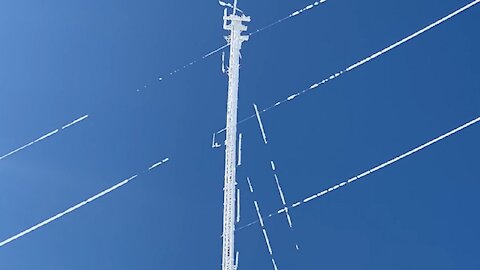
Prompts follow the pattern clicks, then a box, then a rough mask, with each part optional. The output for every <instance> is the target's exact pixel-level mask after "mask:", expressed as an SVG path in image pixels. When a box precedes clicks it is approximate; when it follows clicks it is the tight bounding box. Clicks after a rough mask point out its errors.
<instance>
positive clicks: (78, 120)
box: [0, 115, 88, 160]
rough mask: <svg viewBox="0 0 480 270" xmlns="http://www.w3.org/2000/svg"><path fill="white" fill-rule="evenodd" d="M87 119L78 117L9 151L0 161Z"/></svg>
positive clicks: (85, 116) (86, 116)
mask: <svg viewBox="0 0 480 270" xmlns="http://www.w3.org/2000/svg"><path fill="white" fill-rule="evenodd" d="M87 118H88V115H84V116H82V117H80V118H78V119H76V120H74V121H72V122H70V123H68V124H66V125H64V126H62V127H61V128H58V129H55V130H53V131H51V132H49V133H47V134H45V135H43V136H41V137H39V138H37V139H35V140H33V141H31V142H29V143H27V144H25V145H23V146H21V147H19V148H17V149H15V150H12V151H10V152H9V153H7V154H5V155H3V156H1V157H0V160H2V159H5V158H7V157H9V156H11V155H14V154H16V153H18V152H20V151H22V150H23V149H25V148H28V147H30V146H32V145H34V144H36V143H38V142H41V141H43V140H45V139H47V138H49V137H51V136H53V135H55V134H57V133H59V132H60V131H63V130H65V129H67V128H69V127H72V126H74V125H76V124H78V123H80V122H81V121H83V120H85V119H87Z"/></svg>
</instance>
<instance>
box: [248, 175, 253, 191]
mask: <svg viewBox="0 0 480 270" xmlns="http://www.w3.org/2000/svg"><path fill="white" fill-rule="evenodd" d="M247 182H248V188H249V189H250V192H251V193H253V186H252V182H250V178H249V177H247Z"/></svg>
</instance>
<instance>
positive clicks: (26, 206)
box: [0, 0, 480, 270]
mask: <svg viewBox="0 0 480 270" xmlns="http://www.w3.org/2000/svg"><path fill="white" fill-rule="evenodd" d="M311 2H313V0H311V1H307V0H302V1H240V3H239V4H240V7H241V8H242V9H243V10H245V11H247V13H248V15H250V16H252V22H251V23H250V24H249V28H250V30H255V29H257V28H259V27H262V26H264V25H266V24H268V23H270V22H273V21H274V20H276V19H279V18H281V17H284V16H286V15H288V14H290V13H291V12H293V11H294V10H297V9H299V8H302V7H304V6H306V5H308V4H310V3H311ZM468 2H469V1H465V0H461V1H453V0H450V1H433V0H426V1H414V0H406V1H373V0H366V1H351V0H350V1H345V0H329V1H327V3H326V4H324V5H323V6H321V7H319V8H316V9H314V10H312V11H311V12H308V13H305V14H304V15H302V16H298V17H296V18H294V19H292V20H288V21H286V22H284V23H282V24H280V25H278V26H277V27H275V28H271V29H269V30H267V31H264V32H262V33H261V34H258V35H256V36H254V37H253V38H252V39H251V41H249V42H247V43H246V44H245V45H244V49H243V51H242V52H243V59H242V68H241V83H240V102H239V117H240V118H243V117H245V116H248V115H250V114H252V113H253V107H252V104H253V103H257V104H258V105H259V107H260V108H265V107H267V106H269V105H271V104H273V103H274V102H276V101H277V100H278V99H283V98H285V97H287V96H289V95H290V94H292V93H294V92H296V91H297V90H301V89H304V88H306V87H308V86H310V85H311V84H312V83H314V82H316V81H319V80H322V79H324V78H326V77H328V76H329V75H331V74H332V73H335V72H337V71H339V70H341V69H343V68H345V67H347V66H348V65H350V64H353V63H355V62H356V61H358V60H361V59H363V58H364V57H366V56H368V55H370V54H372V53H374V52H376V51H378V50H380V49H382V48H384V47H386V46H388V45H390V44H391V43H393V42H395V41H397V40H399V39H400V38H403V37H405V36H407V35H408V34H410V33H412V32H414V31H416V30H418V29H420V28H421V27H423V26H425V25H427V24H429V23H431V22H433V21H435V20H437V19H438V18H441V17H443V16H445V15H446V14H448V13H450V12H452V11H453V10H455V9H457V8H459V7H461V6H463V5H465V4H467V3H468ZM222 12H223V11H222V9H221V8H220V7H219V6H218V4H217V3H216V1H213V0H212V1H174V0H162V1H33V0H30V1H26V0H15V1H13V0H8V1H7V0H2V1H0V40H1V41H0V94H1V96H0V97H1V98H0V128H1V140H0V153H1V154H4V153H6V152H9V151H10V150H12V149H14V148H16V147H18V146H21V145H23V144H24V143H27V142H29V141H31V140H33V139H35V138H37V137H39V136H40V135H42V134H45V133H47V132H49V131H51V130H53V129H55V128H58V127H60V126H62V125H63V124H65V123H68V122H69V121H71V120H73V119H75V118H77V117H79V116H81V115H84V114H89V115H90V118H89V119H88V120H87V121H85V122H83V123H81V124H79V125H77V126H75V127H73V128H71V129H68V130H66V131H65V132H62V133H60V134H58V135H56V136H55V137H52V138H49V139H48V140H46V141H44V142H42V143H40V144H37V145H35V146H33V147H31V148H29V149H28V150H25V151H23V152H20V153H18V154H16V155H14V156H12V157H10V158H8V159H6V160H3V161H1V162H0V175H1V180H0V190H1V196H0V215H1V216H0V239H1V240H3V239H6V238H8V237H10V236H11V235H13V234H16V233H17V232H19V231H20V230H23V229H25V228H27V227H30V226H32V225H34V224H36V223H38V222H40V221H42V220H44V219H45V218H47V217H49V216H52V215H54V214H56V213H57V212H60V211H63V210H65V209H66V208H68V207H70V206H71V205H73V204H75V203H77V202H80V201H82V200H84V199H86V198H88V197H89V196H91V195H93V194H95V193H97V192H99V191H101V190H103V189H105V188H107V187H109V186H111V185H113V184H115V183H117V182H119V181H121V180H123V179H125V178H127V177H129V176H131V175H133V174H136V173H137V172H139V171H141V170H144V169H145V168H146V167H148V166H149V165H151V164H153V163H154V162H156V161H158V160H161V159H163V158H164V157H167V156H168V157H170V158H171V162H169V163H168V164H166V165H165V166H163V167H160V168H158V169H157V170H155V171H153V172H152V173H150V174H147V175H144V176H142V177H141V178H138V179H136V180H135V181H134V182H132V183H130V184H128V185H127V186H125V187H122V188H121V189H119V190H118V191H116V192H114V193H112V194H110V195H108V196H107V197H104V198H102V199H100V200H98V201H96V202H95V203H92V204H91V205H88V206H86V207H84V208H82V209H81V210H79V211H76V212H75V213H73V214H70V215H68V216H66V217H64V218H62V219H60V220H58V221H56V222H54V223H52V224H50V225H48V226H46V227H44V228H42V229H40V230H38V231H36V232H34V233H32V234H29V235H28V236H25V237H23V238H21V239H19V240H18V241H15V242H13V243H11V244H9V245H7V246H5V247H2V248H0V269H2V270H3V269H5V270H10V269H12V270H17V269H18V270H31V269H42V270H43V269H45V270H56V269H69V270H75V269H117V270H119V269H143V270H148V269H192V268H195V269H220V261H221V256H220V255H221V239H220V237H219V236H220V234H221V228H222V217H221V215H222V200H223V196H222V188H223V150H220V149H215V150H214V149H211V148H210V143H211V134H212V132H213V131H216V130H218V129H219V128H222V127H223V126H224V122H225V106H226V105H225V103H226V82H227V78H226V76H225V75H224V74H221V69H220V67H221V65H220V63H221V61H220V55H216V56H213V57H211V58H209V59H207V60H205V61H202V62H201V63H199V64H197V65H195V66H193V67H191V68H189V69H188V70H185V71H184V72H181V73H178V74H177V75H175V76H174V77H172V78H171V80H166V81H164V82H162V83H159V82H155V79H156V78H157V76H161V75H163V74H165V73H168V72H170V71H171V70H172V69H174V68H176V67H179V66H182V65H183V64H186V63H188V62H190V61H191V60H193V59H195V58H197V57H199V56H201V55H203V54H204V53H206V52H208V51H209V50H211V49H214V48H217V47H218V46H220V45H222V44H224V40H223V35H225V34H226V32H225V31H223V29H222V23H223V22H222V19H221V16H222ZM479 21H480V6H476V7H474V8H472V9H471V10H468V11H467V12H465V13H463V14H461V15H459V16H457V17H455V18H454V19H453V20H451V21H448V22H447V23H445V24H442V25H441V26H439V27H437V28H435V29H434V30H432V31H430V32H428V33H426V34H424V35H422V36H421V37H419V38H417V39H415V40H413V41H411V42H409V43H407V44H405V45H404V46H402V47H401V48H398V49H395V50H394V51H391V52H390V53H388V54H386V55H384V56H382V57H381V58H378V59H376V60H375V61H372V62H371V63H368V64H366V65H364V66H362V67H361V68H359V69H357V70H355V71H353V72H351V73H348V74H346V75H344V76H342V77H340V78H338V79H336V80H334V81H332V82H331V83H329V84H327V85H325V86H322V87H321V88H319V90H318V91H314V92H311V93H308V94H306V95H304V96H302V97H300V98H298V99H297V100H295V101H294V102H291V103H288V105H284V106H281V107H278V108H277V109H274V110H272V111H269V112H268V113H266V114H264V115H263V120H264V124H265V128H266V131H267V135H268V137H269V141H270V142H269V145H268V147H266V146H264V145H263V144H262V141H261V135H260V132H259V129H258V125H257V124H256V122H255V121H249V122H247V123H245V124H242V125H241V126H240V131H241V132H243V134H244V147H243V148H244V151H243V158H244V160H243V161H244V166H242V167H240V168H239V171H238V182H239V186H240V188H241V189H242V191H243V192H242V210H243V212H242V224H246V223H247V222H249V221H252V220H254V219H255V212H254V208H253V203H252V200H253V197H252V196H251V195H249V194H247V185H246V183H245V177H246V176H250V177H251V179H252V181H253V184H254V185H255V188H256V197H257V199H258V200H259V203H260V206H261V208H262V212H263V213H264V214H266V213H269V212H271V211H274V210H277V209H278V208H279V207H280V206H281V203H280V198H279V196H278V194H277V191H276V187H275V182H274V179H273V177H272V175H271V171H270V169H269V161H270V159H274V160H275V161H276V163H277V167H278V172H279V177H280V180H281V182H282V184H283V188H284V190H285V193H286V197H287V201H288V202H290V203H293V202H295V201H297V200H300V199H303V198H305V197H306V196H309V195H311V194H313V193H316V192H318V191H320V190H323V189H325V188H328V187H330V186H331V185H333V184H336V183H338V182H340V181H343V180H345V179H347V178H350V177H351V176H354V175H356V174H358V173H361V172H363V171H365V170H366V169H369V168H371V167H373V166H374V165H377V164H379V163H381V162H383V161H385V160H387V159H389V158H391V157H394V156H396V155H398V154H401V153H403V152H405V151H407V150H409V149H411V148H412V147H414V146H417V145H419V144H421V143H423V142H426V141H428V140H430V139H432V138H434V137H436V136H438V135H440V134H442V133H444V132H446V131H448V130H450V129H452V128H454V127H456V126H459V125H461V124H463V123H465V122H467V121H469V120H472V119H474V118H476V117H477V116H478V115H479V105H480V92H479V90H480V89H479V75H478V74H479V72H480V69H479V66H478V63H479V62H480V54H479V51H478V48H480V37H479V35H478V26H479V25H480V24H479ZM145 84H147V88H146V89H142V92H140V93H137V92H136V91H135V90H136V89H137V88H142V87H143V86H144V85H145ZM479 138H480V127H479V126H478V125H477V126H474V127H471V128H469V129H467V130H465V131H462V132H461V133H459V134H457V135H455V136H454V137H451V138H449V139H447V140H445V141H442V142H441V143H438V144H436V145H434V146H432V147H431V148H429V149H428V150H426V151H423V152H421V153H418V154H416V155H414V156H412V157H409V158H408V159H406V160H403V161H401V162H399V163H397V164H395V165H393V166H391V167H388V168H386V169H384V170H382V171H380V172H378V173H375V174H374V175H371V176H368V177H367V178H365V179H364V180H363V181H361V182H358V183H355V184H352V185H350V186H348V187H346V188H344V189H342V190H340V191H337V192H334V193H331V194H329V195H327V196H325V197H323V198H322V199H319V200H316V201H314V202H311V203H310V204H308V205H305V206H303V207H300V208H297V209H295V210H293V211H292V213H291V214H292V218H293V222H294V225H295V231H293V232H292V231H290V230H289V229H288V226H287V222H286V219H285V217H284V216H276V217H274V218H272V219H269V220H268V221H267V222H266V226H267V229H268V231H269V233H270V238H271V243H272V247H273V250H274V254H275V256H276V260H277V263H278V266H279V268H280V269H324V268H325V269H351V268H355V269H369V270H374V269H392V270H393V269H402V270H403V269H437V270H443V269H480V263H479V261H478V252H479V248H478V243H479V241H480V234H479V233H478V228H480V218H479V217H478V205H479V203H480V199H479V196H478V190H479V188H480V177H479V176H478V175H479V174H478V168H479V150H480V142H479ZM236 239H237V247H238V250H239V251H240V254H241V255H240V268H239V269H272V266H271V263H270V259H269V255H268V252H267V248H266V245H265V243H264V240H263V238H262V235H261V230H260V228H259V226H258V224H257V225H255V226H251V227H249V228H247V229H245V230H242V231H239V232H238V233H237V234H236ZM297 242H298V243H299V245H300V251H299V252H297V251H295V249H294V245H295V243H297Z"/></svg>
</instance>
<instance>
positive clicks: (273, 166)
mask: <svg viewBox="0 0 480 270" xmlns="http://www.w3.org/2000/svg"><path fill="white" fill-rule="evenodd" d="M270 165H271V166H272V171H275V163H274V162H273V160H271V161H270Z"/></svg>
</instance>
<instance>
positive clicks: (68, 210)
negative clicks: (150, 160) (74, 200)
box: [0, 175, 138, 247]
mask: <svg viewBox="0 0 480 270" xmlns="http://www.w3.org/2000/svg"><path fill="white" fill-rule="evenodd" d="M136 177H138V175H134V176H132V177H130V178H128V179H126V180H123V181H122V182H120V183H118V184H116V185H114V186H112V187H110V188H108V189H106V190H104V191H102V192H100V193H98V194H96V195H94V196H92V197H90V198H88V199H86V200H85V201H82V202H80V203H78V204H76V205H74V206H72V207H70V208H68V209H67V210H65V211H63V212H60V213H58V214H56V215H55V216H52V217H50V218H48V219H46V220H44V221H42V222H40V223H38V224H37V225H35V226H32V227H30V228H28V229H26V230H24V231H22V232H20V233H18V234H16V235H14V236H12V237H10V238H8V239H6V240H4V241H2V242H0V247H3V246H5V245H6V244H8V243H10V242H13V241H15V240H17V239H19V238H20V237H23V236H25V235H26V234H29V233H31V232H33V231H35V230H37V229H39V228H41V227H43V226H45V225H47V224H49V223H50V222H53V221H55V220H57V219H59V218H61V217H63V216H65V215H67V214H69V213H71V212H73V211H75V210H77V209H79V208H81V207H83V206H85V205H86V204H88V203H90V202H93V201H94V200H96V199H98V198H100V197H102V196H105V195H106V194H108V193H110V192H112V191H114V190H116V189H118V188H120V187H121V186H124V185H126V184H127V183H128V182H130V181H131V180H133V179H135V178H136Z"/></svg>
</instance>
